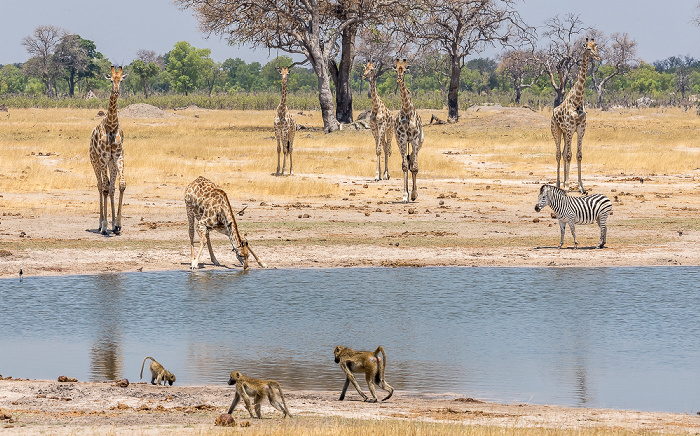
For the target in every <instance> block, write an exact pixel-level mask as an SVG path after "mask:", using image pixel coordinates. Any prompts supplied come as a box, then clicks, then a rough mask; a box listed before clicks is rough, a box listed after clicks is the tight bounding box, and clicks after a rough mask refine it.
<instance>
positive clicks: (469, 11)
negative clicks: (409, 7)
mask: <svg viewBox="0 0 700 436" xmlns="http://www.w3.org/2000/svg"><path fill="white" fill-rule="evenodd" d="M516 1H517V0H421V3H420V9H417V10H415V12H414V14H413V17H412V18H411V19H410V20H405V23H406V26H404V28H403V30H404V32H405V33H406V34H408V35H410V36H411V38H415V39H416V40H417V41H419V42H420V43H421V44H422V46H423V47H424V49H427V50H434V49H437V50H439V51H442V52H443V53H445V54H446V55H447V60H448V63H449V65H448V68H449V70H448V75H449V78H450V81H449V88H448V91H447V107H448V116H449V118H450V119H451V120H457V119H459V89H460V86H459V85H460V77H461V73H462V69H463V68H464V66H465V59H466V57H467V56H469V55H472V54H474V53H479V52H481V51H482V50H483V49H484V48H485V46H486V45H495V43H499V44H500V45H502V46H510V45H512V43H513V41H514V40H517V39H519V38H524V37H525V35H527V34H531V33H532V29H530V28H528V27H527V26H526V25H525V24H524V23H523V22H522V20H521V18H520V15H519V14H518V12H517V11H515V9H514V7H515V3H516Z"/></svg>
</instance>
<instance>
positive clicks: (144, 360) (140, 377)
mask: <svg viewBox="0 0 700 436" xmlns="http://www.w3.org/2000/svg"><path fill="white" fill-rule="evenodd" d="M148 359H151V360H152V361H154V362H155V361H156V360H155V359H154V358H152V357H151V356H146V357H144V358H143V363H141V375H139V380H141V379H142V378H143V366H144V365H145V364H146V360H148Z"/></svg>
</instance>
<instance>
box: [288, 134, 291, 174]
mask: <svg viewBox="0 0 700 436" xmlns="http://www.w3.org/2000/svg"><path fill="white" fill-rule="evenodd" d="M288 154H289V175H290V176H291V175H292V143H291V141H290V142H289V152H288Z"/></svg>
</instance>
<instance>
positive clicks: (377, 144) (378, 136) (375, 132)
mask: <svg viewBox="0 0 700 436" xmlns="http://www.w3.org/2000/svg"><path fill="white" fill-rule="evenodd" d="M371 127H372V136H374V149H375V154H376V155H377V171H375V172H374V181H375V182H376V181H379V180H382V137H383V136H384V131H383V130H382V128H381V127H379V126H377V125H376V123H372V125H371Z"/></svg>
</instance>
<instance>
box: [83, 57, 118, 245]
mask: <svg viewBox="0 0 700 436" xmlns="http://www.w3.org/2000/svg"><path fill="white" fill-rule="evenodd" d="M126 76H127V75H126V74H122V67H119V69H118V70H117V69H115V68H114V65H113V66H112V74H111V75H110V76H105V77H106V78H107V79H109V80H111V81H112V93H111V94H110V96H109V109H108V110H107V116H106V117H105V118H104V119H103V120H102V122H100V124H98V125H97V126H96V127H95V128H94V129H93V130H92V137H91V138H90V162H92V167H93V168H94V169H95V176H97V191H98V192H99V194H100V227H99V229H98V231H99V232H100V233H102V234H103V235H106V234H107V195H109V199H110V202H111V204H112V231H113V232H114V234H115V235H118V234H119V233H121V230H122V199H123V198H124V190H125V189H126V181H125V180H124V155H123V149H122V141H123V140H124V133H123V132H122V128H121V127H120V126H119V118H117V100H118V99H119V86H120V84H121V81H122V80H124V79H125V78H126ZM107 170H109V176H108V175H107ZM117 179H119V209H118V211H117V216H116V218H115V216H114V184H115V182H116V181H117Z"/></svg>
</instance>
